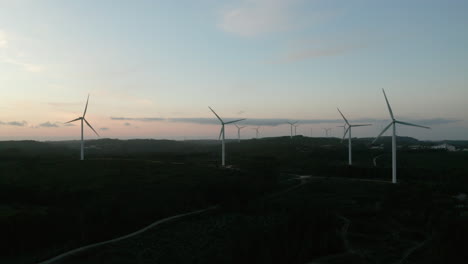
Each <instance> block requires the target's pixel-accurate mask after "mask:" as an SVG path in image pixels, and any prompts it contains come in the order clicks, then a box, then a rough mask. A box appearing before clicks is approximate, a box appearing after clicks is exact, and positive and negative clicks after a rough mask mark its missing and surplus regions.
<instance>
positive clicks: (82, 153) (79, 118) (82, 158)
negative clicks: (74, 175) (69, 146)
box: [65, 94, 99, 160]
mask: <svg viewBox="0 0 468 264" xmlns="http://www.w3.org/2000/svg"><path fill="white" fill-rule="evenodd" d="M88 102H89V94H88V99H87V100H86V106H85V109H84V112H83V116H80V117H78V118H76V119H73V120H71V121H68V122H66V123H65V124H67V123H72V122H75V121H78V120H81V155H80V160H84V136H83V131H84V127H83V121H84V122H85V123H86V125H88V126H89V128H91V129H92V130H93V131H94V133H96V135H97V136H98V137H99V134H98V132H96V130H94V128H93V127H92V126H91V124H90V123H89V122H88V121H87V120H86V118H85V116H86V110H88Z"/></svg>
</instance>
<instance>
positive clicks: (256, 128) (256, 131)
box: [252, 127, 260, 138]
mask: <svg viewBox="0 0 468 264" xmlns="http://www.w3.org/2000/svg"><path fill="white" fill-rule="evenodd" d="M252 129H254V130H255V138H258V130H259V129H260V127H254V128H252Z"/></svg>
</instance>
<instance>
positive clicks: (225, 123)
mask: <svg viewBox="0 0 468 264" xmlns="http://www.w3.org/2000/svg"><path fill="white" fill-rule="evenodd" d="M208 108H209V109H210V110H211V112H213V114H215V116H216V117H217V118H218V119H219V122H221V131H220V132H219V139H221V136H222V137H223V139H222V147H221V165H222V166H223V167H224V166H225V165H226V163H225V151H224V140H225V133H224V125H227V124H232V123H235V122H239V121H242V120H245V118H242V119H238V120H234V121H229V122H224V121H223V120H222V119H221V117H219V115H218V114H216V112H215V111H214V110H213V109H211V107H209V106H208Z"/></svg>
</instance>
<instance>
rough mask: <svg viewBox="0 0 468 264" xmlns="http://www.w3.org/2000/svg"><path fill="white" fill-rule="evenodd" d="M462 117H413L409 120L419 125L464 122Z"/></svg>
mask: <svg viewBox="0 0 468 264" xmlns="http://www.w3.org/2000/svg"><path fill="white" fill-rule="evenodd" d="M462 121H463V120H461V119H451V118H431V119H412V120H408V122H410V123H416V124H419V125H426V126H435V125H446V124H452V123H458V122H462Z"/></svg>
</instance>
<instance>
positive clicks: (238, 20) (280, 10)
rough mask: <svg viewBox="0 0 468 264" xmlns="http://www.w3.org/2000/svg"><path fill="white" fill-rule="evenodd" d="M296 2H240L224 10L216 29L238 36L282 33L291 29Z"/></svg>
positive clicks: (271, 0)
mask: <svg viewBox="0 0 468 264" xmlns="http://www.w3.org/2000/svg"><path fill="white" fill-rule="evenodd" d="M298 2H299V1H297V0H242V1H239V2H238V3H237V5H235V6H231V7H229V8H226V9H224V11H223V12H222V14H221V21H220V22H219V23H218V27H219V28H220V29H222V30H223V31H226V32H229V33H233V34H236V35H240V36H256V35H259V34H262V33H269V32H278V31H284V30H286V29H288V28H289V27H291V23H292V22H291V20H292V19H293V18H294V12H293V7H294V6H295V5H296V4H297V3H298Z"/></svg>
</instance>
